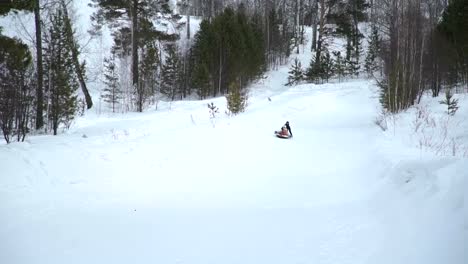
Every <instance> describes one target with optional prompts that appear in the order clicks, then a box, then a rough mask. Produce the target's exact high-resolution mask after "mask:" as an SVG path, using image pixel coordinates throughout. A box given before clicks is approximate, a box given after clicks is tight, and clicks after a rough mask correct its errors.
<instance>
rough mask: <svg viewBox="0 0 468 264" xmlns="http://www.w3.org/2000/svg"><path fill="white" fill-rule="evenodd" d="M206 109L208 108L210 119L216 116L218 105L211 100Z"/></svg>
mask: <svg viewBox="0 0 468 264" xmlns="http://www.w3.org/2000/svg"><path fill="white" fill-rule="evenodd" d="M208 109H210V118H211V119H213V118H216V114H218V113H219V109H218V107H217V106H216V105H214V103H213V102H211V103H210V104H208Z"/></svg>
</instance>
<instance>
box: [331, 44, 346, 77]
mask: <svg viewBox="0 0 468 264" xmlns="http://www.w3.org/2000/svg"><path fill="white" fill-rule="evenodd" d="M333 56H335V62H334V63H333V65H334V68H333V72H334V73H335V75H336V76H337V77H338V80H339V81H340V82H341V80H342V79H343V78H344V77H345V75H346V65H345V62H344V60H343V57H342V56H341V52H339V51H333Z"/></svg>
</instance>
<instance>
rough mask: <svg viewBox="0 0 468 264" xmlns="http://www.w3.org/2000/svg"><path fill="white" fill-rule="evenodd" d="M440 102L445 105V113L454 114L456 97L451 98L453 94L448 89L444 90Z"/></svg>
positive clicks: (456, 102) (456, 105) (456, 103)
mask: <svg viewBox="0 0 468 264" xmlns="http://www.w3.org/2000/svg"><path fill="white" fill-rule="evenodd" d="M440 103H441V104H445V105H447V114H448V115H455V112H457V110H458V99H454V98H453V94H452V92H451V91H450V89H447V90H446V91H445V99H444V100H442V101H440Z"/></svg>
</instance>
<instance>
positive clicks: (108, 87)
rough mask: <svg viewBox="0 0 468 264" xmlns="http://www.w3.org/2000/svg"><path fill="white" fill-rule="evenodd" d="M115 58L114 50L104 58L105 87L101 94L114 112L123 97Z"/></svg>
mask: <svg viewBox="0 0 468 264" xmlns="http://www.w3.org/2000/svg"><path fill="white" fill-rule="evenodd" d="M115 60H116V55H115V52H113V53H112V54H111V56H110V57H109V58H106V59H104V84H105V87H104V90H103V94H102V96H101V97H102V99H103V100H104V102H105V103H107V104H109V105H110V106H111V108H112V112H114V113H115V111H116V106H117V105H118V104H119V102H120V100H121V99H122V98H121V97H122V90H121V87H120V82H119V74H118V69H117V65H116V63H115Z"/></svg>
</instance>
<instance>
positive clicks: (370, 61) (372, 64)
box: [364, 23, 380, 76]
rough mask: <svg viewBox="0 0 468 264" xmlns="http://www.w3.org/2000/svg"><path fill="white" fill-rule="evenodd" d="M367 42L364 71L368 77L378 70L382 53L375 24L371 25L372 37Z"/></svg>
mask: <svg viewBox="0 0 468 264" xmlns="http://www.w3.org/2000/svg"><path fill="white" fill-rule="evenodd" d="M367 42H368V49H367V55H366V59H365V63H364V69H365V71H366V72H367V74H368V76H372V75H373V73H374V72H375V71H376V70H377V69H378V64H377V61H376V60H377V56H378V55H379V52H380V36H379V32H378V28H377V25H376V24H375V23H372V25H371V35H370V37H369V39H368V40H367Z"/></svg>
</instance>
